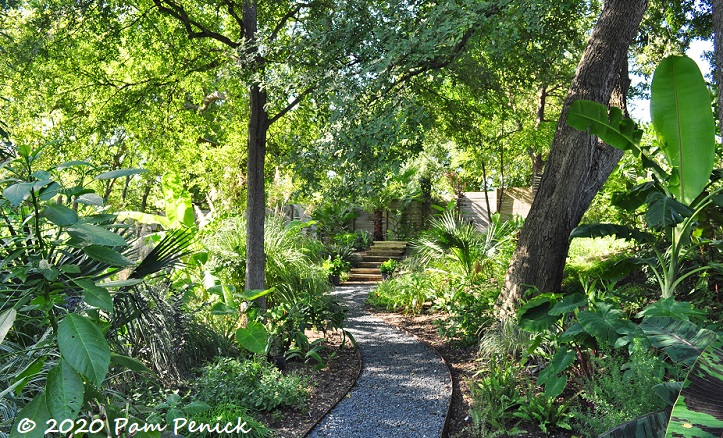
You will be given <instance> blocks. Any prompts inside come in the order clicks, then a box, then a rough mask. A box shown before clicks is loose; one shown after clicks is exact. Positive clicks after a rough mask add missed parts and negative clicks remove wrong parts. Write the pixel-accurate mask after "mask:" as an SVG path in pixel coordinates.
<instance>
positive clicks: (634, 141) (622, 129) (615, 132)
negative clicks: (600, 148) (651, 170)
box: [567, 100, 643, 154]
mask: <svg viewBox="0 0 723 438" xmlns="http://www.w3.org/2000/svg"><path fill="white" fill-rule="evenodd" d="M567 124H568V125H570V126H572V127H573V128H575V129H577V130H579V131H588V132H589V133H590V134H592V135H597V136H598V137H599V138H600V139H601V140H602V141H604V142H605V143H607V144H609V145H610V146H613V147H616V148H618V149H621V150H623V151H628V150H632V151H636V154H637V152H639V146H638V144H639V143H640V139H641V138H642V136H643V131H641V130H639V129H637V127H636V126H635V123H634V122H633V121H632V120H630V119H624V118H623V112H622V110H621V109H620V108H615V107H611V108H610V109H608V107H606V106H605V105H603V104H601V103H599V102H594V101H592V100H576V101H575V102H573V103H572V105H570V109H569V110H568V112H567Z"/></svg>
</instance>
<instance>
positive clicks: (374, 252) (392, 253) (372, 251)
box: [364, 248, 406, 257]
mask: <svg viewBox="0 0 723 438" xmlns="http://www.w3.org/2000/svg"><path fill="white" fill-rule="evenodd" d="M405 252H406V251H405V250H403V249H400V250H396V249H385V248H372V249H370V250H368V251H366V252H365V253H364V254H365V255H371V256H376V255H388V256H395V257H401V256H403V255H404V253H405Z"/></svg>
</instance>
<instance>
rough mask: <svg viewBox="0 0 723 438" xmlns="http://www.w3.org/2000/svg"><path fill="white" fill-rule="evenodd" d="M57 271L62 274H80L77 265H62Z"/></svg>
mask: <svg viewBox="0 0 723 438" xmlns="http://www.w3.org/2000/svg"><path fill="white" fill-rule="evenodd" d="M58 269H59V270H60V272H62V273H64V274H80V266H78V265H63V266H58Z"/></svg>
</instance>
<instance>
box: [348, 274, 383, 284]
mask: <svg viewBox="0 0 723 438" xmlns="http://www.w3.org/2000/svg"><path fill="white" fill-rule="evenodd" d="M358 281H377V282H379V281H382V274H381V273H379V274H354V273H350V274H349V279H347V283H356V282H358Z"/></svg>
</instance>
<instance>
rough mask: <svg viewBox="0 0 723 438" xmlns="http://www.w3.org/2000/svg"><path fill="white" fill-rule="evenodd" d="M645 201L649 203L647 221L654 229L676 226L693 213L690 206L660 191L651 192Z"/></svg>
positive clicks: (646, 214)
mask: <svg viewBox="0 0 723 438" xmlns="http://www.w3.org/2000/svg"><path fill="white" fill-rule="evenodd" d="M645 202H646V203H647V204H648V210H647V211H646V212H645V221H646V222H647V223H648V226H650V227H651V228H654V229H660V228H663V227H675V226H676V225H678V224H679V223H681V222H683V221H684V220H685V218H687V217H690V216H692V215H693V210H692V209H691V208H690V207H688V206H687V205H685V204H683V203H680V202H678V201H676V200H675V199H673V198H671V197H669V196H665V195H664V194H662V193H660V192H652V193H650V195H648V199H646V200H645Z"/></svg>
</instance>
